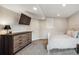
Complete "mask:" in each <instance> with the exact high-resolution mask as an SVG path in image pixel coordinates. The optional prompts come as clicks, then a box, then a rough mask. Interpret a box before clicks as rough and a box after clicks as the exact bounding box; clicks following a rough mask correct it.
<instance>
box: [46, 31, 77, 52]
mask: <svg viewBox="0 0 79 59" xmlns="http://www.w3.org/2000/svg"><path fill="white" fill-rule="evenodd" d="M77 43H78V39H76V38H73V37H70V36H68V35H66V34H62V33H59V32H55V33H53V34H50V35H48V45H47V50H48V53H49V51H50V50H52V49H71V48H76V45H77Z"/></svg>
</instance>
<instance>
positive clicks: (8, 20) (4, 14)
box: [0, 7, 39, 40]
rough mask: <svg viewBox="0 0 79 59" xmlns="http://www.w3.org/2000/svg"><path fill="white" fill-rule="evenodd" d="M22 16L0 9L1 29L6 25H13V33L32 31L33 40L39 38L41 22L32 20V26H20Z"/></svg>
mask: <svg viewBox="0 0 79 59" xmlns="http://www.w3.org/2000/svg"><path fill="white" fill-rule="evenodd" d="M19 18H20V14H18V13H15V12H13V11H11V10H8V9H6V8H3V7H0V29H1V30H2V28H3V27H4V25H11V30H12V32H23V31H32V40H36V39H38V38H39V20H37V19H31V23H30V25H19V24H18V22H19Z"/></svg>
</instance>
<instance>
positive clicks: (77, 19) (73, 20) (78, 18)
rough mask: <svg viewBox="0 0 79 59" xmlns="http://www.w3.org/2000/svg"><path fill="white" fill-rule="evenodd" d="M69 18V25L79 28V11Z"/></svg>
mask: <svg viewBox="0 0 79 59" xmlns="http://www.w3.org/2000/svg"><path fill="white" fill-rule="evenodd" d="M68 20H69V25H68V28H69V29H72V28H74V29H79V12H77V13H75V14H74V15H72V16H71V17H69V18H68Z"/></svg>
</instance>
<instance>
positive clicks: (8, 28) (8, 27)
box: [4, 25, 11, 34]
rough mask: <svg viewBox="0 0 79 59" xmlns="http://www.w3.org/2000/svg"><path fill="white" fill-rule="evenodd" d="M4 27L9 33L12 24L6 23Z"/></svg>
mask: <svg viewBox="0 0 79 59" xmlns="http://www.w3.org/2000/svg"><path fill="white" fill-rule="evenodd" d="M4 29H5V30H7V34H8V33H9V32H8V30H10V29H11V27H10V25H5V27H4Z"/></svg>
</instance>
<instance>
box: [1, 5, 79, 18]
mask: <svg viewBox="0 0 79 59" xmlns="http://www.w3.org/2000/svg"><path fill="white" fill-rule="evenodd" d="M1 6H3V7H5V8H8V9H10V10H13V11H15V12H18V13H21V12H23V13H25V14H28V15H30V16H31V17H32V18H38V19H44V18H45V17H63V18H67V17H69V16H71V15H73V14H75V13H77V12H78V11H79V4H67V5H66V6H65V7H63V6H62V4H11V5H10V4H9V5H8V4H7V5H1ZM33 7H36V8H37V10H36V11H35V10H33ZM57 14H60V16H57Z"/></svg>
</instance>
